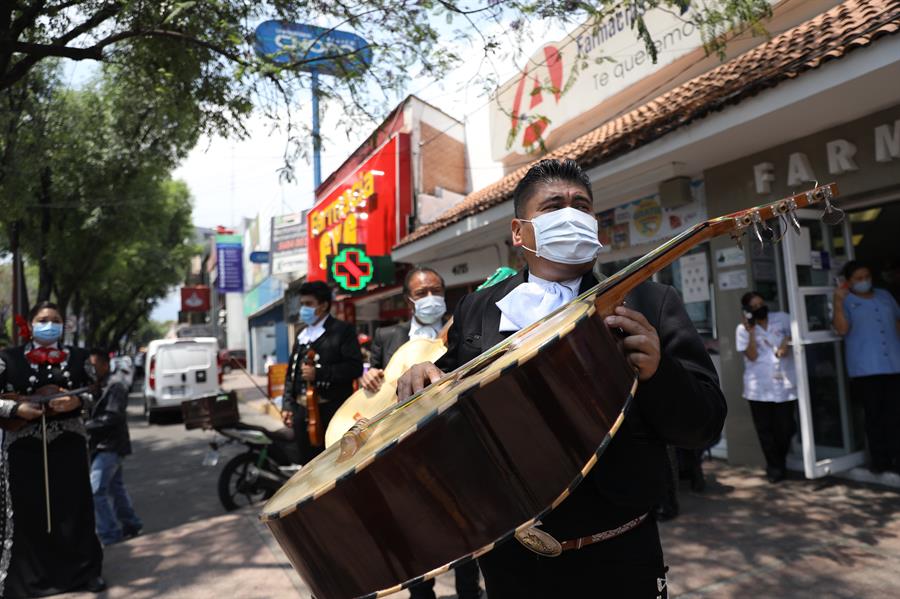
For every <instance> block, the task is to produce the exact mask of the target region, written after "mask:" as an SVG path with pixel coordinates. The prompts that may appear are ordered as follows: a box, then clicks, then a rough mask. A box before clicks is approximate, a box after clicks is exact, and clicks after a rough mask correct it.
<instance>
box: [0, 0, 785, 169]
mask: <svg viewBox="0 0 900 599" xmlns="http://www.w3.org/2000/svg"><path fill="white" fill-rule="evenodd" d="M622 8H625V9H628V10H631V11H633V12H634V13H635V14H636V15H637V18H636V19H635V21H634V25H633V26H634V27H635V30H636V32H637V34H638V36H639V38H640V39H641V40H642V41H643V42H644V45H645V46H646V49H647V51H648V53H649V55H650V56H651V57H653V58H654V59H655V56H656V52H657V48H656V45H655V43H654V37H653V36H654V32H653V31H650V30H648V28H647V26H646V24H645V23H644V20H643V17H642V15H643V14H644V13H645V12H646V11H647V10H650V9H653V8H662V9H666V10H669V11H671V12H673V13H675V14H679V15H681V18H683V19H684V20H686V21H692V22H694V23H695V24H696V25H697V26H698V27H699V28H700V30H701V32H702V35H703V40H704V41H705V43H706V44H707V48H708V49H709V51H711V52H719V53H721V52H722V48H723V47H724V41H725V39H726V35H727V34H728V32H730V31H732V30H734V29H742V28H746V27H749V28H750V29H751V30H752V31H754V32H756V33H760V32H762V31H763V30H762V26H761V19H763V18H765V17H766V16H768V15H769V14H770V10H771V9H770V4H769V2H768V1H767V0H715V1H712V2H706V1H704V2H698V1H694V0H600V1H594V2H588V1H579V0H504V1H502V2H501V1H499V0H354V1H353V2H343V1H333V0H267V1H254V0H207V1H204V2H185V1H173V0H164V1H159V2H146V1H143V0H108V1H104V2H98V1H97V0H47V1H40V2H39V1H37V0H32V1H31V2H27V3H26V2H23V3H16V4H14V5H13V7H12V8H11V9H9V17H10V18H9V19H2V18H0V40H10V42H9V43H8V44H7V43H5V44H2V45H0V90H2V89H8V88H10V87H12V86H14V85H16V84H17V83H18V82H20V81H21V80H22V79H23V78H24V77H25V76H26V75H28V74H29V73H30V72H31V71H32V70H33V69H35V68H36V67H38V66H41V65H43V64H45V63H46V62H47V61H48V60H52V59H54V57H66V58H70V59H74V60H99V61H103V62H104V63H105V64H108V65H117V66H118V68H119V73H118V77H120V78H121V79H123V80H126V81H128V82H129V83H131V84H132V85H133V86H137V85H138V84H140V86H139V87H133V88H132V89H140V92H141V94H143V95H144V96H145V97H149V98H155V99H158V100H160V106H161V107H162V109H163V110H167V107H169V106H177V105H178V100H179V98H185V97H190V98H192V99H193V100H194V102H195V103H194V110H195V111H196V113H195V115H194V117H195V118H196V124H195V128H196V130H199V131H200V132H202V133H210V132H217V133H224V134H235V135H241V134H242V133H243V132H244V129H243V126H244V123H245V122H246V118H247V117H248V116H249V114H250V112H251V110H252V108H253V107H257V108H259V109H260V110H261V111H263V112H264V113H265V114H267V115H268V116H270V117H271V119H272V122H273V124H274V125H275V126H276V127H279V128H281V130H282V132H283V133H284V135H285V136H286V138H287V139H288V147H287V151H286V162H287V165H286V167H287V168H286V169H285V171H284V173H283V174H284V176H286V177H287V178H291V177H292V176H293V170H292V168H291V165H292V163H293V161H294V160H295V159H296V158H299V157H304V156H305V155H306V154H307V153H308V152H309V149H310V143H309V141H310V139H309V130H308V128H307V127H306V126H305V125H302V124H300V123H298V122H297V121H296V120H294V119H293V118H292V117H293V114H295V112H296V108H297V105H298V104H301V103H306V102H308V98H309V95H308V93H305V92H306V90H308V89H309V86H310V76H309V74H308V73H307V72H305V70H304V68H305V65H306V64H308V63H309V62H310V60H311V57H309V56H307V55H306V54H302V53H300V54H296V55H293V56H292V58H293V62H292V63H290V64H289V65H276V64H274V63H273V62H271V61H270V60H267V59H265V58H262V57H258V56H256V55H255V53H254V51H253V47H252V41H253V33H254V30H255V27H256V26H257V25H258V24H259V23H260V22H261V21H263V20H266V19H281V20H284V21H290V22H296V23H309V24H317V25H323V26H325V27H333V28H335V29H341V30H349V31H353V32H355V33H357V34H358V35H360V36H362V37H363V38H364V39H366V40H367V41H368V42H369V47H368V49H370V50H371V51H372V53H373V56H374V59H373V62H372V65H371V66H370V67H369V68H360V67H359V66H358V65H357V67H353V66H352V65H353V63H348V64H349V65H350V66H347V67H346V68H345V69H344V70H343V71H342V72H340V73H339V74H338V75H337V76H326V77H322V78H321V80H320V85H321V95H322V97H323V99H324V100H325V103H324V105H325V106H326V107H327V106H330V109H331V110H334V109H335V108H336V109H337V111H338V114H339V120H340V125H341V126H342V128H343V129H345V130H350V129H351V128H353V127H358V126H364V127H367V128H370V127H371V126H372V125H373V124H374V123H377V122H379V121H380V120H381V119H382V118H383V117H384V116H385V115H386V113H387V111H389V110H390V109H391V108H393V106H394V105H395V104H396V102H397V101H398V100H399V99H400V97H402V96H403V95H405V94H406V93H408V89H409V87H410V85H413V84H416V83H418V82H420V81H422V80H423V79H427V80H430V81H440V80H441V79H442V78H444V77H445V76H446V75H447V74H448V73H449V72H450V71H451V70H452V69H454V68H456V67H458V66H459V65H460V63H461V60H462V57H461V56H460V54H461V52H469V51H470V50H471V49H475V50H476V52H479V53H481V54H482V56H481V60H480V63H481V65H482V66H483V67H484V69H479V74H478V75H477V76H476V78H475V79H474V80H473V82H481V83H482V84H483V85H484V86H485V88H486V89H488V90H490V91H493V89H495V87H496V83H497V79H498V76H497V73H498V69H496V68H495V67H494V64H495V62H507V63H508V62H509V61H510V60H511V61H515V62H518V61H520V59H521V58H522V52H523V51H524V50H525V49H527V48H530V47H531V46H532V45H533V43H534V41H535V40H533V39H530V38H529V35H530V34H531V32H532V30H533V29H534V28H533V27H532V26H533V25H534V24H535V23H538V22H547V23H556V24H563V25H565V26H566V27H567V28H571V27H574V26H575V25H576V24H582V23H587V24H588V25H589V26H590V25H592V24H593V25H594V26H597V25H599V24H600V23H603V22H604V20H605V19H608V18H610V16H611V15H613V14H614V13H615V11H616V10H620V9H622ZM335 52H346V51H344V50H335ZM351 58H352V56H351ZM470 83H472V82H470ZM285 117H287V118H285ZM304 122H305V120H304Z"/></svg>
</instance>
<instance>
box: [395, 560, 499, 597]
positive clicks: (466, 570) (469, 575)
mask: <svg viewBox="0 0 900 599" xmlns="http://www.w3.org/2000/svg"><path fill="white" fill-rule="evenodd" d="M453 574H454V576H456V596H457V597H458V599H476V598H477V597H479V596H480V595H481V587H480V586H479V585H478V562H476V561H475V560H472V561H469V562H466V563H464V564H462V565H460V566H457V567H456V568H454V570H453ZM409 596H410V598H411V599H435V594H434V579H431V580H425V581H423V582H420V583H419V584H417V585H415V586H411V587H410V588H409Z"/></svg>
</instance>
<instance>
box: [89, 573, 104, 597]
mask: <svg viewBox="0 0 900 599" xmlns="http://www.w3.org/2000/svg"><path fill="white" fill-rule="evenodd" d="M84 590H86V591H89V592H91V593H102V592H103V591H105V590H106V581H105V580H103V577H102V576H95V577H94V578H91V579H90V580H88V581H87V582H86V583H85V585H84Z"/></svg>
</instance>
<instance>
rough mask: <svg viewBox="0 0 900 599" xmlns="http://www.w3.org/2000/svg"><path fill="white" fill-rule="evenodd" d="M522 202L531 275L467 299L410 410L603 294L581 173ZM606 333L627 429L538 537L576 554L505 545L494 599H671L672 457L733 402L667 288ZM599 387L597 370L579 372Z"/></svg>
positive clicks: (419, 369)
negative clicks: (635, 381)
mask: <svg viewBox="0 0 900 599" xmlns="http://www.w3.org/2000/svg"><path fill="white" fill-rule="evenodd" d="M513 200H514V204H515V218H514V219H513V220H512V224H511V228H512V240H513V244H514V245H516V246H519V247H522V248H523V249H524V250H525V261H526V263H527V269H525V270H523V271H522V272H520V273H518V274H517V275H516V276H514V277H511V278H509V279H507V280H506V281H503V282H501V283H499V284H497V285H495V286H493V287H489V288H487V289H484V290H481V291H477V292H475V293H472V294H470V295H468V296H466V297H465V298H463V300H462V301H461V302H460V303H459V305H458V306H457V308H456V310H455V311H454V314H453V325H452V327H451V328H450V332H449V339H448V351H447V354H446V355H445V356H444V357H443V358H442V359H441V360H439V361H438V364H437V365H434V364H431V363H425V364H419V365H416V366H414V367H413V368H412V369H410V370H409V371H408V372H406V373H405V374H404V375H403V377H401V379H400V381H399V384H398V394H399V396H400V399H401V400H403V399H405V398H406V397H408V396H409V395H411V394H412V393H415V392H418V391H419V390H421V389H422V388H423V387H424V386H425V385H426V384H427V382H428V381H429V380H430V381H435V380H437V379H438V378H439V377H440V376H441V374H442V370H443V371H449V370H451V369H454V368H456V367H457V366H459V365H462V364H464V363H466V362H467V361H469V360H471V359H472V358H475V357H476V356H478V355H479V354H481V353H482V351H484V350H486V349H488V348H490V347H491V346H493V345H494V344H496V343H498V342H499V341H501V340H502V339H504V338H505V337H507V336H508V335H510V334H511V333H512V332H514V331H516V330H519V329H520V328H522V327H525V326H528V325H529V324H531V323H533V322H535V321H537V320H539V319H540V318H542V317H543V316H545V315H546V314H549V313H550V312H551V311H553V310H554V309H556V308H557V307H559V306H561V305H563V304H565V303H567V302H568V301H570V300H571V299H572V298H574V297H576V296H577V295H578V294H580V293H582V292H584V291H586V290H588V289H590V288H591V287H593V286H594V285H595V284H596V283H597V280H596V279H595V277H594V275H593V274H592V272H591V270H592V266H593V264H594V261H595V258H596V256H597V254H598V252H599V249H600V243H599V241H598V232H597V221H596V218H595V216H594V211H593V197H592V193H591V185H590V181H589V179H588V178H587V176H586V175H585V174H584V173H583V171H582V170H581V169H580V167H578V165H577V164H576V163H575V162H574V161H570V160H567V161H563V162H560V161H555V160H543V161H541V162H539V163H538V164H537V165H535V166H534V167H532V168H531V169H530V170H529V171H528V173H526V175H525V177H524V178H523V179H522V180H521V181H520V182H519V184H518V186H517V187H516V189H515V191H514V192H513ZM606 322H607V325H608V326H610V327H611V328H613V329H614V330H616V331H618V332H620V333H621V335H622V336H623V337H624V338H623V348H624V350H625V352H626V355H627V358H628V361H629V363H630V364H631V365H632V366H633V367H634V368H635V369H636V371H637V373H638V378H639V379H640V384H639V386H638V391H637V394H636V397H635V399H634V402H633V404H632V407H631V409H630V411H629V414H628V417H627V418H626V419H625V421H624V424H623V426H622V428H621V429H620V430H619V432H618V433H617V434H616V435H615V437H613V439H612V442H611V443H610V444H609V447H608V448H607V449H606V451H605V452H604V453H603V454H602V455H601V457H600V459H599V460H598V462H597V464H596V466H594V468H593V469H592V470H591V471H590V473H589V474H588V475H587V476H586V477H585V479H584V481H583V482H582V483H581V484H580V485H579V486H578V487H577V488H576V490H575V491H574V492H573V493H572V494H571V495H570V496H569V497H568V498H567V499H566V500H565V501H563V502H562V503H561V504H560V505H559V506H558V507H557V508H556V509H555V510H554V511H553V512H551V513H550V514H548V515H547V516H546V517H545V518H543V521H542V523H541V525H540V529H541V530H543V531H544V532H546V533H549V534H550V535H552V536H553V537H555V538H556V539H557V540H558V541H561V542H563V541H574V543H573V544H572V545H574V546H573V548H571V549H566V550H564V551H563V552H562V554H561V555H559V556H558V557H543V556H541V555H538V554H537V553H534V552H532V551H531V550H529V549H527V548H526V547H525V546H524V545H523V544H520V543H519V542H518V541H517V540H516V539H511V540H509V541H506V542H503V543H501V544H499V545H498V546H497V547H495V548H494V549H493V550H492V551H491V552H489V553H487V554H485V555H484V556H482V557H481V558H479V560H478V561H479V565H480V566H481V570H482V573H483V574H484V578H485V585H486V587H487V592H488V596H489V597H490V598H491V599H512V598H514V599H528V598H531V597H534V598H538V597H566V598H577V597H598V596H603V597H614V598H619V597H622V598H625V597H627V598H628V599H642V598H657V597H667V596H668V592H667V585H666V570H667V568H666V566H665V563H664V561H663V553H662V547H661V545H660V540H659V533H658V531H657V527H656V521H655V519H654V514H653V511H654V510H653V508H654V506H655V505H656V504H658V503H659V501H660V498H661V495H662V492H663V488H664V487H663V485H664V478H663V477H664V476H665V468H666V445H667V444H670V445H675V446H678V447H686V448H700V447H705V446H706V445H707V444H708V443H709V442H710V441H711V440H712V439H714V438H716V437H717V436H718V435H719V433H720V431H721V429H722V425H723V424H724V420H725V411H726V408H725V398H724V397H723V395H722V392H721V390H720V389H719V384H718V379H717V377H716V373H715V369H714V368H713V365H712V363H711V361H710V359H709V356H708V354H707V352H706V350H705V348H704V346H703V342H702V340H701V339H700V337H699V335H698V334H697V332H696V330H695V328H694V326H693V324H692V323H691V320H690V318H689V317H688V316H687V314H686V312H685V310H684V306H683V304H682V302H681V299H680V297H679V296H678V294H677V293H676V292H675V290H674V289H672V288H671V287H669V286H665V285H659V284H656V283H652V282H645V283H642V284H641V285H639V286H638V287H636V288H635V289H634V290H633V291H632V292H631V293H630V294H629V295H628V296H627V298H626V301H625V306H620V307H617V308H616V310H615V314H614V315H611V316H609V317H607V319H606ZM596 375H600V376H602V364H598V365H597V368H596V370H595V371H590V372H589V371H587V370H586V371H585V373H584V376H596ZM523 434H526V432H523ZM575 547H580V548H575Z"/></svg>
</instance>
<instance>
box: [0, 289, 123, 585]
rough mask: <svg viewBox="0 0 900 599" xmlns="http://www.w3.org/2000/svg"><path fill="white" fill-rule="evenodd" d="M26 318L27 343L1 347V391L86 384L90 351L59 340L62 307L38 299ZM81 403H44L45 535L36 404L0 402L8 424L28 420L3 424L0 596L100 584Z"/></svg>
mask: <svg viewBox="0 0 900 599" xmlns="http://www.w3.org/2000/svg"><path fill="white" fill-rule="evenodd" d="M29 322H30V326H31V334H32V340H31V341H29V342H28V343H26V344H25V345H21V346H17V347H10V348H7V349H4V350H2V351H0V390H2V391H3V392H5V393H9V392H13V393H18V394H21V395H29V394H34V393H35V392H36V391H37V390H38V389H40V388H41V387H44V386H45V385H56V386H58V387H61V388H62V389H78V388H81V387H84V386H86V385H88V384H89V383H90V382H91V381H90V377H89V376H88V371H87V369H86V365H87V364H88V353H87V352H86V351H84V350H83V349H79V348H76V347H63V346H62V345H61V340H62V316H61V314H60V311H59V309H58V308H57V307H56V306H55V305H54V304H51V303H49V302H42V303H40V304H38V305H37V306H35V307H34V309H32V311H31V313H30V314H29ZM85 395H87V394H85ZM83 401H86V399H82V395H71V396H66V397H60V398H57V399H53V400H51V402H50V403H49V405H48V415H47V432H46V436H47V465H48V470H49V481H48V482H49V495H50V522H49V523H50V532H49V533H48V531H47V529H48V521H47V504H46V497H45V485H44V446H43V431H42V422H41V418H40V407H39V406H37V405H36V404H25V403H16V402H10V401H8V400H6V401H0V418H2V419H4V420H5V421H6V422H5V423H6V424H10V423H12V422H17V421H18V423H19V424H22V422H21V421H22V420H25V421H26V422H24V426H22V427H21V428H19V429H18V430H9V427H8V426H4V428H6V429H7V430H6V431H5V433H4V438H3V462H4V463H5V464H6V465H7V469H8V476H9V486H8V494H4V496H3V497H2V499H3V500H5V501H4V502H3V503H4V504H6V505H4V508H5V509H4V512H3V513H2V514H0V519H2V521H3V523H2V525H0V529H2V531H3V534H4V539H3V553H2V559H0V579H5V580H3V583H4V587H5V588H3V589H2V596H3V597H46V596H48V595H55V594H58V593H65V592H68V591H73V590H76V589H84V590H91V591H99V590H102V588H103V587H104V586H105V585H104V583H103V579H102V578H100V570H101V567H102V565H103V550H102V549H101V547H100V541H99V540H98V539H97V535H96V533H95V531H94V507H93V498H92V495H91V483H90V473H89V470H88V456H87V435H86V432H85V428H84V422H83V420H82V417H81V413H82V406H83V403H82V402H83ZM10 532H11V533H12V534H11V535H10ZM10 541H11V544H10ZM10 549H11V550H10Z"/></svg>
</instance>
